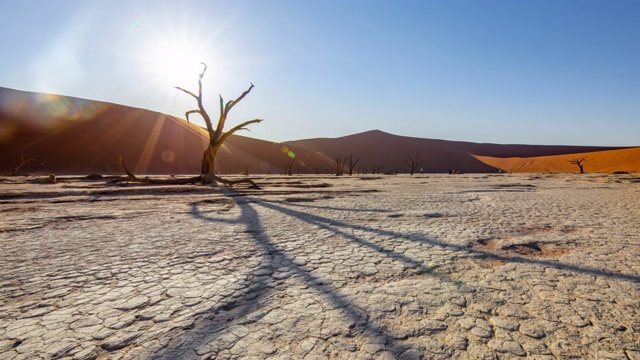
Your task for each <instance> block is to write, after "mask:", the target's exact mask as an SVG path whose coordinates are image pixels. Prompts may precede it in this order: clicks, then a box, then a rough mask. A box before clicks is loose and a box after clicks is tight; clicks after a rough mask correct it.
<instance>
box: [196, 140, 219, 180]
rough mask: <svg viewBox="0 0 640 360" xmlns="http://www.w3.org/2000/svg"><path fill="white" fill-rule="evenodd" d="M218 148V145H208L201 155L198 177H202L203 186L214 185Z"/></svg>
mask: <svg viewBox="0 0 640 360" xmlns="http://www.w3.org/2000/svg"><path fill="white" fill-rule="evenodd" d="M219 147H220V145H215V144H211V143H209V145H208V146H207V148H206V149H205V150H204V154H202V170H201V171H200V176H201V177H202V184H203V185H204V184H215V183H216V179H215V177H216V168H215V161H216V153H217V152H218V148H219Z"/></svg>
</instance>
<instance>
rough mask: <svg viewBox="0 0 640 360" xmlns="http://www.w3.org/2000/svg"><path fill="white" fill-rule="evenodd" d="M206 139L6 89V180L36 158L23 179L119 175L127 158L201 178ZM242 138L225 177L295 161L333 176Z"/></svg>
mask: <svg viewBox="0 0 640 360" xmlns="http://www.w3.org/2000/svg"><path fill="white" fill-rule="evenodd" d="M206 143H207V134H206V131H205V130H204V129H202V128H200V127H198V126H196V125H193V124H187V122H186V121H184V120H182V119H179V118H176V117H173V116H168V115H165V114H161V113H157V112H153V111H149V110H143V109H137V108H132V107H127V106H122V105H116V104H111V103H105V102H98V101H91V100H84V99H78V98H73V97H67V96H58V95H47V94H37V93H29V92H22V91H16V90H10V89H3V88H0V164H1V165H0V172H1V173H7V172H10V171H11V170H12V169H13V168H14V167H15V166H16V165H17V164H18V163H19V162H20V157H21V156H24V157H26V158H35V159H36V160H37V161H34V162H32V163H29V164H28V165H26V166H25V167H24V168H23V169H21V170H22V172H32V173H42V172H53V173H56V174H89V173H92V172H97V173H116V174H119V173H121V170H120V168H119V166H118V164H117V163H116V162H115V161H113V158H117V157H118V156H119V155H122V156H123V158H124V160H125V163H126V164H127V166H128V167H129V168H130V169H131V170H132V171H133V172H135V173H136V174H195V173H198V172H199V171H200V159H201V158H202V152H203V151H204V149H205V147H206ZM283 146H284V145H282V144H275V143H271V142H268V141H263V140H257V139H252V138H248V137H243V136H239V135H234V136H232V137H230V138H229V140H228V141H227V143H226V144H225V146H224V148H222V149H221V151H220V152H219V154H218V158H217V159H216V162H217V164H216V166H217V168H218V169H219V170H220V171H222V172H230V173H238V172H241V171H244V170H245V168H246V167H248V168H249V172H251V173H257V172H259V173H269V172H271V173H278V172H281V171H282V169H283V168H284V164H285V163H286V162H287V161H289V160H290V157H289V151H291V152H292V154H295V165H294V167H293V169H294V171H300V172H302V171H304V172H312V171H316V170H317V171H319V170H320V169H325V170H326V169H330V164H331V161H330V159H328V158H326V157H324V156H322V155H320V154H316V153H312V152H309V151H307V150H304V149H298V148H297V147H295V146H284V147H286V151H284V152H283V150H285V149H284V148H283Z"/></svg>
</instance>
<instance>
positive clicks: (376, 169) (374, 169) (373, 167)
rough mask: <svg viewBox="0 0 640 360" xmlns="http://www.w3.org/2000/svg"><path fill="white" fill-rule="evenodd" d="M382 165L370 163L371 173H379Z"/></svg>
mask: <svg viewBox="0 0 640 360" xmlns="http://www.w3.org/2000/svg"><path fill="white" fill-rule="evenodd" d="M383 168H384V166H382V165H371V173H372V174H374V175H375V174H380V173H381V172H382V169H383Z"/></svg>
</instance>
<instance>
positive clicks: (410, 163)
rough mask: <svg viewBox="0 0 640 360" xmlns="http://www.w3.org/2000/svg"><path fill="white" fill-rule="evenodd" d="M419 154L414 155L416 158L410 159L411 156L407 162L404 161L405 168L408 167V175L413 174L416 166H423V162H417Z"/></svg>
mask: <svg viewBox="0 0 640 360" xmlns="http://www.w3.org/2000/svg"><path fill="white" fill-rule="evenodd" d="M419 155H420V154H416V158H415V159H414V158H412V157H411V155H409V160H406V161H405V162H404V163H405V164H407V166H409V174H411V175H413V172H414V171H416V168H418V166H420V165H421V164H423V163H424V162H423V161H421V160H418V156H419Z"/></svg>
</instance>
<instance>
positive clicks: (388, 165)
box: [287, 130, 617, 173]
mask: <svg viewBox="0 0 640 360" xmlns="http://www.w3.org/2000/svg"><path fill="white" fill-rule="evenodd" d="M287 144H291V145H296V146H299V147H302V148H305V149H309V150H313V151H318V152H321V153H324V154H326V155H328V156H345V155H347V156H348V155H349V154H353V157H354V158H359V159H361V160H360V161H361V162H360V163H358V165H363V166H365V167H366V168H367V169H370V168H371V167H372V166H383V168H384V170H385V171H394V170H395V169H398V170H399V171H400V172H408V169H407V165H406V164H405V161H407V160H409V156H412V157H415V156H416V154H419V159H420V160H422V161H424V164H422V165H420V167H421V168H423V169H424V171H425V172H436V173H442V172H448V171H449V170H451V169H455V170H460V171H463V172H469V173H472V172H496V171H498V169H499V168H500V166H497V163H494V162H489V161H483V160H481V159H480V158H479V156H477V155H483V156H492V157H513V156H520V157H530V156H544V155H557V154H568V153H577V152H592V151H601V150H609V149H617V148H610V147H609V148H607V147H596V146H547V145H499V144H478V143H471V142H463V141H447V140H435V139H422V138H413V137H407V136H398V135H393V134H388V133H385V132H383V131H379V130H373V131H367V132H364V133H361V134H355V135H350V136H344V137H340V138H333V139H327V138H318V139H305V140H297V141H291V142H288V143H287Z"/></svg>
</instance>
